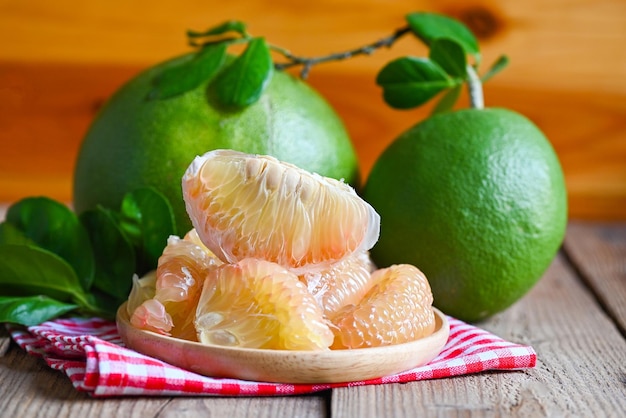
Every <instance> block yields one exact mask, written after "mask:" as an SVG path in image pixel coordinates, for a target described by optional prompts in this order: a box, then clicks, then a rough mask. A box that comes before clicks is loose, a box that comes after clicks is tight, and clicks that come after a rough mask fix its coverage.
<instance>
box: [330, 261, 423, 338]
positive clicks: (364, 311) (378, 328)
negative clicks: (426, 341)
mask: <svg viewBox="0 0 626 418" xmlns="http://www.w3.org/2000/svg"><path fill="white" fill-rule="evenodd" d="M371 280H372V282H373V287H372V288H371V289H370V291H369V292H368V293H367V294H366V295H365V297H364V298H363V299H362V300H361V301H360V302H359V303H358V304H356V305H347V306H345V307H344V308H342V309H341V310H339V312H337V313H336V314H335V315H334V316H333V317H332V318H330V320H331V322H332V323H333V325H334V327H333V332H334V333H335V342H334V344H333V346H332V347H331V348H332V349H345V348H366V347H378V346H385V345H392V344H401V343H405V342H409V341H415V340H417V339H419V338H422V337H425V336H428V335H430V334H432V332H433V331H434V329H435V315H434V311H433V309H432V303H433V296H432V293H431V290H430V285H429V284H428V280H427V279H426V276H424V274H423V273H422V272H421V271H420V270H419V269H417V268H416V267H415V266H412V265H409V264H398V265H393V266H390V267H387V268H384V269H380V270H376V271H375V272H374V273H373V274H372V277H371Z"/></svg>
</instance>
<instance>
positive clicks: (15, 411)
mask: <svg viewBox="0 0 626 418" xmlns="http://www.w3.org/2000/svg"><path fill="white" fill-rule="evenodd" d="M327 396H328V394H327V393H321V394H318V395H311V396H292V397H275V398H254V397H250V398H228V397H203V398H170V397H162V398H158V397H152V398H150V397H129V398H115V399H93V398H90V397H89V396H88V395H87V394H85V393H81V392H78V391H76V390H75V389H74V388H73V386H72V384H71V383H70V380H69V379H68V378H67V377H66V376H65V375H63V374H62V373H60V372H57V371H54V370H52V369H50V368H49V367H48V366H46V364H45V363H44V362H43V361H42V360H40V359H37V358H35V357H32V356H29V355H26V354H25V353H24V352H23V351H22V350H21V349H19V348H18V347H17V346H15V345H12V346H11V348H10V349H9V351H8V352H7V353H6V355H5V356H4V357H0V411H2V414H3V416H7V417H39V418H66V417H67V418H72V417H86V416H88V417H93V418H96V417H103V418H105V417H107V418H108V417H119V416H123V417H141V418H144V417H176V418H180V417H198V416H228V417H246V416H254V417H260V418H274V417H279V418H281V417H284V418H291V417H294V416H299V417H303V418H318V417H325V416H326V411H327V409H328V408H327Z"/></svg>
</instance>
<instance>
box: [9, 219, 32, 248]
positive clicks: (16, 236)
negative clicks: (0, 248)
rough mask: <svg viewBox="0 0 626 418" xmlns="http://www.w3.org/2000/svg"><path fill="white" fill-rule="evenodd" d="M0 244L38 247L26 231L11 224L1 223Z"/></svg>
mask: <svg viewBox="0 0 626 418" xmlns="http://www.w3.org/2000/svg"><path fill="white" fill-rule="evenodd" d="M0 244H21V245H36V244H35V242H34V241H33V240H32V239H30V238H28V237H27V236H26V235H25V234H24V231H22V230H21V229H19V228H18V227H16V226H15V225H13V224H12V223H9V222H2V223H0Z"/></svg>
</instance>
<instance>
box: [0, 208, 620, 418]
mask: <svg viewBox="0 0 626 418" xmlns="http://www.w3.org/2000/svg"><path fill="white" fill-rule="evenodd" d="M2 212H3V211H2V207H0V219H3V213H2ZM477 325H478V326H480V327H482V328H484V329H487V330H489V331H491V332H493V333H495V334H496V335H499V336H501V337H503V338H505V339H508V340H510V341H514V342H518V343H523V344H529V345H531V346H532V347H534V349H535V350H536V351H537V357H538V360H537V366H536V367H535V368H533V369H529V370H524V371H513V372H486V373H480V374H475V375H467V376H461V377H454V378H446V379H438V380H427V381H421V382H414V383H408V384H388V385H380V386H364V387H352V388H341V389H335V390H332V391H327V392H322V393H318V394H314V395H307V396H285V397H266V398H228V397H201V398H180V397H163V398H147V397H136V398H116V399H104V400H103V399H93V398H90V397H89V396H88V395H86V394H84V393H80V392H77V391H76V390H74V388H73V386H72V385H71V383H70V380H69V379H68V378H67V377H66V376H65V375H64V374H62V373H61V372H58V371H54V370H52V369H50V368H48V367H47V366H46V364H45V363H44V362H43V360H40V359H37V358H34V357H32V356H29V355H27V354H25V352H24V351H22V350H21V349H20V348H19V347H18V346H17V345H16V344H15V343H13V342H12V341H11V339H10V338H9V336H8V333H7V332H6V330H5V329H4V328H3V327H0V411H1V412H0V415H1V416H3V417H20V418H30V417H54V418H63V417H85V416H88V417H90V418H96V417H114V416H115V417H142V418H145V417H177V418H178V417H196V416H210V417H213V416H215V417H225V416H227V417H230V418H234V417H245V416H254V417H272V418H274V417H290V418H291V417H328V416H331V417H359V418H365V417H391V416H394V417H415V416H437V417H439V416H472V417H474V416H475V417H496V416H506V417H508V416H524V417H567V416H575V417H622V416H624V411H626V223H588V222H584V223H583V222H570V224H569V226H568V230H567V236H566V239H565V242H564V245H563V248H562V250H561V251H560V252H559V254H558V256H557V257H556V258H555V260H554V262H553V263H552V265H551V266H550V268H549V269H548V271H547V272H546V274H545V275H544V277H543V278H542V279H541V280H540V281H539V283H538V284H537V285H536V286H535V287H534V288H533V289H532V290H531V291H530V292H529V293H528V294H527V295H526V296H525V297H524V298H522V299H521V300H520V301H519V302H518V303H516V304H515V305H513V306H512V307H511V308H509V309H508V310H506V311H505V312H503V313H501V314H498V315H496V316H494V317H492V318H491V319H489V320H487V321H484V322H481V323H479V324H477Z"/></svg>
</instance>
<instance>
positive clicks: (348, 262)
mask: <svg viewBox="0 0 626 418" xmlns="http://www.w3.org/2000/svg"><path fill="white" fill-rule="evenodd" d="M373 269H374V265H373V264H372V262H371V260H370V257H369V253H368V252H367V251H360V252H358V253H355V254H352V255H350V256H348V257H346V258H344V259H343V260H341V261H338V262H337V263H335V264H333V265H332V266H330V267H328V268H326V269H324V270H321V271H312V272H307V273H303V274H301V275H300V276H299V278H300V281H302V282H303V283H304V284H305V285H306V286H307V289H308V290H309V293H311V294H312V295H313V297H314V298H315V300H317V302H318V304H319V305H320V306H321V307H322V309H323V310H324V315H326V316H327V317H331V316H333V315H334V314H335V313H336V312H337V311H338V310H339V309H341V308H343V307H344V306H346V305H350V304H354V305H356V304H358V303H359V302H360V301H361V299H363V297H364V296H365V294H366V293H367V292H368V291H369V290H370V288H371V287H372V286H373V282H372V280H371V272H372V270H373Z"/></svg>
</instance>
